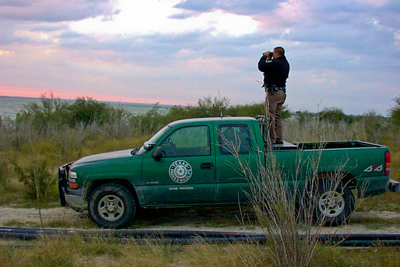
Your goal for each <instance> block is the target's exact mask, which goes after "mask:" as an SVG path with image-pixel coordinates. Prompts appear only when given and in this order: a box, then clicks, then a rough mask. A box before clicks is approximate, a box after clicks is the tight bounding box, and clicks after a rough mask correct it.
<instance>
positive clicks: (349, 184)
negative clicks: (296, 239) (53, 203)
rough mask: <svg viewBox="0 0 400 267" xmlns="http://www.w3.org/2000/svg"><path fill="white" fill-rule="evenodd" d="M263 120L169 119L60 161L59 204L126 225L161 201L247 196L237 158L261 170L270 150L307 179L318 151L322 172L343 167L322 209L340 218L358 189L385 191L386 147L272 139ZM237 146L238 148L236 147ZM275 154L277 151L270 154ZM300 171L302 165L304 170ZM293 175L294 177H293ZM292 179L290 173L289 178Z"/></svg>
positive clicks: (103, 222) (288, 171) (191, 202)
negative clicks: (274, 142)
mask: <svg viewBox="0 0 400 267" xmlns="http://www.w3.org/2000/svg"><path fill="white" fill-rule="evenodd" d="M264 129H265V127H264V126H263V123H262V120H256V119H254V118H250V117H213V118H199V119H185V120H179V121H175V122H172V123H170V124H168V125H166V126H165V127H164V128H162V129H161V130H159V131H158V132H157V133H156V134H155V135H154V136H153V137H152V138H151V139H150V140H148V141H146V142H145V143H144V144H143V146H141V147H138V148H135V149H128V150H122V151H115V152H109V153H103V154H98V155H92V156H87V157H84V158H81V159H79V160H77V161H75V162H71V163H68V164H65V165H63V166H61V167H60V168H59V178H58V179H59V182H58V185H59V194H60V199H61V205H62V206H68V207H71V208H73V209H74V210H76V211H82V210H83V209H84V207H85V206H86V203H87V210H88V214H89V217H90V219H91V220H92V221H93V222H94V223H95V224H97V225H98V226H99V227H106V228H122V227H124V226H126V225H127V224H128V223H129V222H130V221H131V220H132V219H133V218H134V216H135V213H136V211H137V209H138V208H139V207H141V208H153V207H154V208H161V207H178V206H198V205H207V206H212V205H226V204H238V201H240V202H241V203H249V197H248V194H247V193H246V192H251V190H250V185H249V182H248V180H247V179H246V178H245V177H243V175H242V174H241V172H240V170H239V171H238V160H239V161H241V160H243V161H246V162H247V163H248V166H251V168H253V169H254V171H255V172H256V171H257V170H256V168H257V164H259V162H260V161H261V162H263V163H262V164H264V166H265V165H267V166H265V167H266V168H268V162H269V161H268V159H267V157H268V155H273V156H274V158H275V159H276V165H277V166H278V167H279V168H280V169H281V171H282V173H283V174H285V175H286V177H292V176H293V177H294V175H293V174H294V173H296V178H293V179H299V176H300V180H301V179H304V180H306V178H307V177H305V176H306V175H307V173H310V172H309V170H307V168H310V167H307V166H310V164H302V166H303V167H301V168H300V169H299V167H298V162H299V158H301V159H302V161H303V162H307V160H310V158H312V155H316V154H318V155H319V156H318V166H317V170H316V171H317V172H318V174H319V175H320V177H321V179H326V178H322V177H326V175H325V174H328V173H333V172H339V171H340V172H341V173H342V177H343V180H342V185H343V187H344V189H345V190H343V189H342V190H340V191H339V190H338V189H331V190H337V191H338V192H333V193H334V194H333V195H334V196H335V199H334V201H335V203H336V204H335V205H329V206H326V207H324V206H323V205H324V204H321V203H323V199H322V198H323V197H324V196H325V197H326V195H327V194H330V195H332V194H331V193H332V192H322V193H321V194H320V196H321V200H320V205H318V207H317V209H320V213H321V212H325V213H324V214H326V215H327V217H328V218H329V219H330V220H331V222H335V223H342V222H343V221H345V220H346V218H347V217H348V216H349V215H350V213H351V212H352V211H353V209H354V196H353V193H352V190H353V191H357V192H358V194H359V195H362V196H363V197H368V196H373V195H377V194H382V193H384V192H386V190H387V189H388V186H389V183H390V167H391V157H390V152H389V149H388V148H387V147H385V146H381V145H376V144H371V143H366V142H361V141H345V142H325V143H294V144H291V143H287V142H284V144H283V145H280V146H275V147H272V146H268V145H266V142H265V138H264V136H265V131H264ZM232 147H234V148H235V149H234V151H232ZM270 153H272V154H270ZM299 170H300V171H299ZM291 175H292V176H291ZM286 180H288V183H290V182H292V181H290V178H286Z"/></svg>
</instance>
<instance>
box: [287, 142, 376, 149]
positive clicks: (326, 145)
mask: <svg viewBox="0 0 400 267" xmlns="http://www.w3.org/2000/svg"><path fill="white" fill-rule="evenodd" d="M294 145H296V146H297V148H299V149H339V148H346V149H348V148H368V147H371V148H372V147H382V146H381V145H377V144H372V143H367V142H362V141H334V142H313V143H294Z"/></svg>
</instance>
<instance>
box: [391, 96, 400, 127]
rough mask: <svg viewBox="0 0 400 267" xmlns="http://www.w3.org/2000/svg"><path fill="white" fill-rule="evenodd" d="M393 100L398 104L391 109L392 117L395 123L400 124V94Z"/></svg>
mask: <svg viewBox="0 0 400 267" xmlns="http://www.w3.org/2000/svg"><path fill="white" fill-rule="evenodd" d="M393 101H394V102H395V103H396V106H395V107H394V108H391V109H390V117H391V119H392V122H393V123H394V124H396V125H400V96H398V97H396V98H395V99H393Z"/></svg>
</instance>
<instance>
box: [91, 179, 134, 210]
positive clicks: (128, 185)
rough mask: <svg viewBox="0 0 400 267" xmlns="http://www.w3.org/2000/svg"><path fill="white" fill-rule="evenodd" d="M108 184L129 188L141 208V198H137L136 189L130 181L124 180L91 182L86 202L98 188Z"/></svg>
mask: <svg viewBox="0 0 400 267" xmlns="http://www.w3.org/2000/svg"><path fill="white" fill-rule="evenodd" d="M108 183H114V184H119V185H122V186H124V187H125V188H127V189H128V190H129V191H130V192H131V193H132V195H133V197H134V199H135V202H136V203H137V205H138V206H139V198H138V196H137V193H136V189H135V187H134V186H133V185H132V184H131V183H130V182H129V181H127V180H122V179H102V180H96V181H92V182H90V184H89V185H88V187H87V189H86V193H85V200H86V201H87V200H88V199H89V197H90V195H91V194H92V192H93V191H94V190H95V189H96V188H97V187H99V186H101V185H103V184H108Z"/></svg>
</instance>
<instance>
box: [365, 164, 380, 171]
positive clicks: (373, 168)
mask: <svg viewBox="0 0 400 267" xmlns="http://www.w3.org/2000/svg"><path fill="white" fill-rule="evenodd" d="M372 171H374V172H381V171H383V165H379V166H378V165H371V166H369V167H368V168H366V169H365V170H364V172H372Z"/></svg>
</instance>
